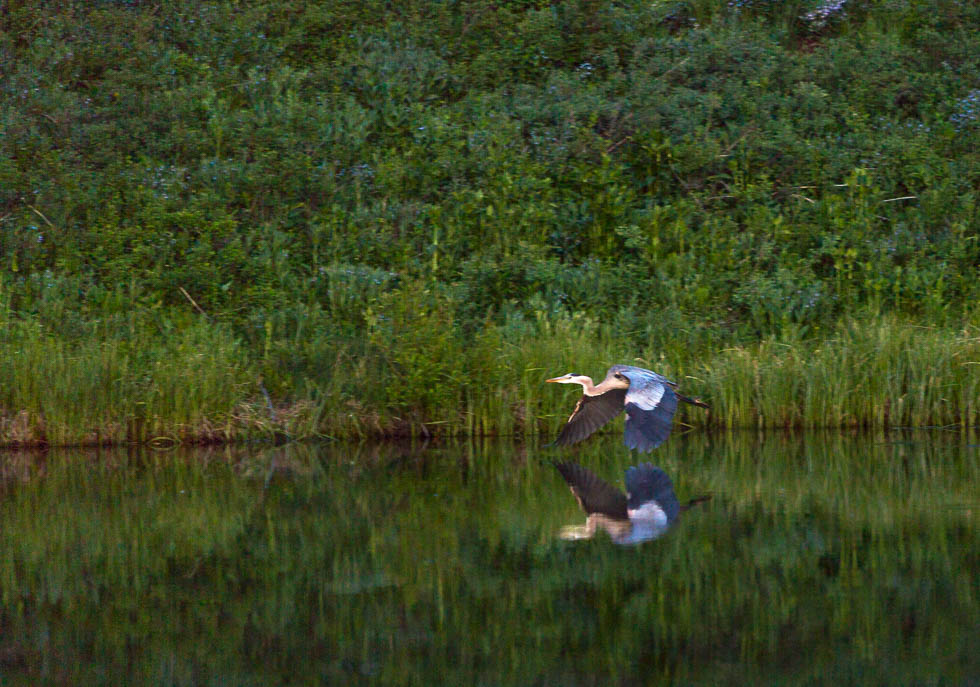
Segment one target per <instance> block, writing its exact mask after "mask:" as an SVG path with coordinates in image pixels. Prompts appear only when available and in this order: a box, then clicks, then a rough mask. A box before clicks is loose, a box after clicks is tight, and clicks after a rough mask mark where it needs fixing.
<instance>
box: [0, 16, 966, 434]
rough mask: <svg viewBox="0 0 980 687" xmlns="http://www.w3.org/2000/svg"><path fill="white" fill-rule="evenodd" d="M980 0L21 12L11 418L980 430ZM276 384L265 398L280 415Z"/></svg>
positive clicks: (78, 423) (462, 427)
mask: <svg viewBox="0 0 980 687" xmlns="http://www.w3.org/2000/svg"><path fill="white" fill-rule="evenodd" d="M977 26H980V5H978V4H977V3H973V2H960V1H957V0H933V1H929V2H927V1H925V0H889V1H888V2H871V1H870V0H844V1H842V0H834V1H833V2H831V1H829V0H794V1H792V2H791V1H789V0H787V1H777V0H732V2H725V0H689V1H686V2H683V1H676V2H675V1H670V2H668V1H660V2H657V1H654V2H651V1H650V0H646V1H644V2H634V1H633V0H626V1H624V2H617V3H612V2H605V1H593V0H572V1H571V2H562V3H556V4H552V3H550V2H541V1H538V0H508V1H505V2H489V1H488V0H474V1H473V2H466V3H463V2H433V1H431V0H416V1H414V2H399V3H386V2H372V1H368V2H357V3H350V2H339V1H336V2H303V1H290V2H285V1H283V0H265V1H262V0H251V1H247V2H237V1H232V0H222V1H215V2H196V1H195V2H189V1H184V0H176V1H174V2H166V3H145V2H139V1H138V0H132V1H129V2H125V1H121V0H120V1H110V0H103V1H101V2H89V3H78V2H70V1H69V0H62V1H60V2H40V1H39V0H12V1H10V2H6V3H4V4H3V5H2V7H0V442H2V443H18V442H20V443H32V442H34V443H42V442H48V443H85V442H116V441H124V440H143V441H147V440H151V439H154V438H158V439H159V438H161V437H162V438H164V439H159V440H167V441H172V440H179V441H191V440H201V441H203V440H219V439H229V438H241V437H246V436H261V435H272V434H274V433H277V432H280V433H282V432H284V433H287V434H290V435H292V436H312V435H323V434H327V435H331V436H337V437H349V436H366V435H380V434H389V435H391V434H408V433H411V434H416V435H418V434H433V433H444V434H458V433H488V432H499V433H511V432H525V433H531V434H533V433H536V432H538V431H542V430H546V429H549V428H552V427H553V426H554V425H555V424H556V423H557V422H558V418H559V417H561V416H564V414H565V413H567V409H568V406H569V399H568V398H567V395H564V394H560V393H558V392H557V391H556V390H555V389H552V388H546V387H544V385H542V384H541V381H542V379H543V378H545V377H547V376H551V375H553V374H558V373H563V372H567V371H576V372H582V373H586V374H592V375H599V374H601V373H602V372H603V371H604V370H605V367H606V366H607V365H609V364H611V363H614V362H628V361H633V360H634V359H636V358H637V356H639V358H640V359H642V360H643V361H645V362H647V363H649V365H650V366H651V367H653V368H654V369H657V370H659V371H662V372H665V373H668V374H671V375H675V376H677V377H679V378H680V381H682V382H683V384H684V387H685V388H686V389H688V390H689V391H690V392H691V393H696V394H698V395H700V396H703V397H704V398H705V399H706V400H709V402H711V403H712V404H713V406H714V411H713V413H712V414H711V415H710V416H704V417H696V416H693V414H690V415H689V416H688V419H689V420H690V421H691V422H704V423H709V424H713V425H720V426H753V427H757V426H783V425H801V426H842V425H843V426H850V425H869V426H878V427H882V426H888V425H895V424H898V425H905V424H941V425H946V424H953V423H958V424H966V425H975V424H978V423H980V406H978V398H980V396H978V391H980V377H978V375H980V365H978V364H977V363H978V362H980V343H978V341H980V306H978V304H980V280H978V279H977V274H978V269H980V237H978V227H980V217H978V202H977V201H978V192H980V42H978V41H977V40H976V27H977ZM267 398H268V399H270V400H271V407H270V403H269V402H268V401H267Z"/></svg>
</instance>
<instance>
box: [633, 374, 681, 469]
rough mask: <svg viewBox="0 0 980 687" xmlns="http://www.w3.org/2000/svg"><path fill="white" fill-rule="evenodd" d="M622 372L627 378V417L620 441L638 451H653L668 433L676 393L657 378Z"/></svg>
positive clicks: (672, 418)
mask: <svg viewBox="0 0 980 687" xmlns="http://www.w3.org/2000/svg"><path fill="white" fill-rule="evenodd" d="M624 374H627V376H629V377H630V387H629V390H628V391H627V393H626V396H625V398H624V402H625V405H626V416H627V417H626V429H625V431H624V433H623V442H624V443H625V444H626V446H628V447H629V448H635V449H636V450H638V451H640V452H643V451H650V450H653V449H655V448H657V447H658V446H660V444H662V443H664V441H666V440H667V437H668V436H670V428H671V423H672V422H673V420H674V413H675V412H676V411H677V394H675V393H674V390H673V389H671V388H670V387H669V386H667V385H666V384H664V383H663V382H662V381H660V380H659V379H656V378H652V377H647V376H644V375H631V374H629V373H624ZM634 377H635V378H634Z"/></svg>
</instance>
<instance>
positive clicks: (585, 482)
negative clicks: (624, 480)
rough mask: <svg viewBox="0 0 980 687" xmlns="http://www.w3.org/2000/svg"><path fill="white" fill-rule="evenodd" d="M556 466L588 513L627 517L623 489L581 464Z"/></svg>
mask: <svg viewBox="0 0 980 687" xmlns="http://www.w3.org/2000/svg"><path fill="white" fill-rule="evenodd" d="M554 466H555V468H556V469H557V470H558V472H560V473H561V476H562V477H563V478H565V481H566V482H567V483H568V486H569V487H571V489H572V493H573V494H575V498H576V499H578V502H579V505H580V506H582V510H584V511H585V512H586V513H587V514H588V515H592V514H593V513H601V514H603V515H608V516H610V517H613V518H619V519H622V520H626V519H627V517H628V514H627V508H626V494H624V493H623V492H622V491H620V490H619V489H617V488H616V487H614V486H612V485H611V484H609V483H608V482H606V481H605V480H603V479H602V478H600V477H598V476H596V475H595V474H594V473H592V472H591V471H590V470H587V469H585V468H583V467H582V466H581V465H576V464H575V463H554Z"/></svg>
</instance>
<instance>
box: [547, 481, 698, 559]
mask: <svg viewBox="0 0 980 687" xmlns="http://www.w3.org/2000/svg"><path fill="white" fill-rule="evenodd" d="M554 466H555V468H556V469H557V470H558V472H560V473H561V476H562V477H563V478H564V479H565V482H567V483H568V486H569V488H570V489H571V490H572V493H573V494H574V495H575V498H576V500H578V502H579V505H580V506H581V507H582V510H584V511H585V513H586V515H587V516H588V517H587V519H586V522H585V525H583V526H569V527H565V528H563V529H562V532H561V536H562V538H563V539H590V538H592V537H593V536H595V533H596V532H597V531H598V530H600V529H601V530H603V531H605V532H606V533H608V534H609V536H610V537H611V538H612V540H613V541H614V542H616V543H617V544H639V543H640V542H644V541H649V540H651V539H656V538H657V537H659V536H660V535H662V534H663V533H664V532H666V531H667V530H668V529H669V528H670V526H671V525H673V524H674V523H675V522H676V521H677V517H678V516H679V515H680V513H681V511H683V510H686V509H687V508H689V507H690V506H692V505H694V504H695V503H699V502H700V501H703V500H705V499H706V498H708V497H701V498H699V499H694V500H692V501H690V502H689V503H688V504H686V505H684V506H682V505H680V503H678V501H677V495H676V494H675V493H674V484H673V482H672V481H671V479H670V477H669V476H668V475H667V473H665V472H664V471H663V470H661V469H660V468H658V467H655V466H653V465H652V464H650V463H644V464H643V465H636V466H633V467H630V468H628V469H627V470H626V493H625V494H624V493H623V492H621V491H620V490H619V489H617V488H616V487H614V486H612V485H611V484H609V483H608V482H606V481H604V480H603V479H601V478H600V477H597V476H596V475H595V474H593V473H592V472H591V471H589V470H587V469H586V468H583V467H582V466H581V465H576V464H575V463H554Z"/></svg>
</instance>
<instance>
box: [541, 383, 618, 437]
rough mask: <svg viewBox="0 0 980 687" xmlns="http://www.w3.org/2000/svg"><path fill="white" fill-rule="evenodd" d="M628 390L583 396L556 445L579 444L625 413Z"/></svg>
mask: <svg viewBox="0 0 980 687" xmlns="http://www.w3.org/2000/svg"><path fill="white" fill-rule="evenodd" d="M625 398H626V389H611V390H610V391H607V392H606V393H604V394H600V395H599V396H586V395H584V394H583V395H582V398H580V399H579V402H578V404H576V406H575V410H574V411H572V414H571V416H570V417H569V418H568V422H567V423H566V424H565V426H564V427H562V428H561V432H559V433H558V438H557V439H555V444H557V445H558V446H569V445H571V444H577V443H578V442H580V441H582V440H583V439H585V438H586V437H588V436H590V435H591V434H592V433H593V432H595V431H596V430H597V429H599V428H600V427H602V426H603V425H604V424H606V423H607V422H609V421H610V420H612V419H613V418H614V417H616V416H617V415H619V414H620V413H621V412H622V411H623V400H624V399H625Z"/></svg>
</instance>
